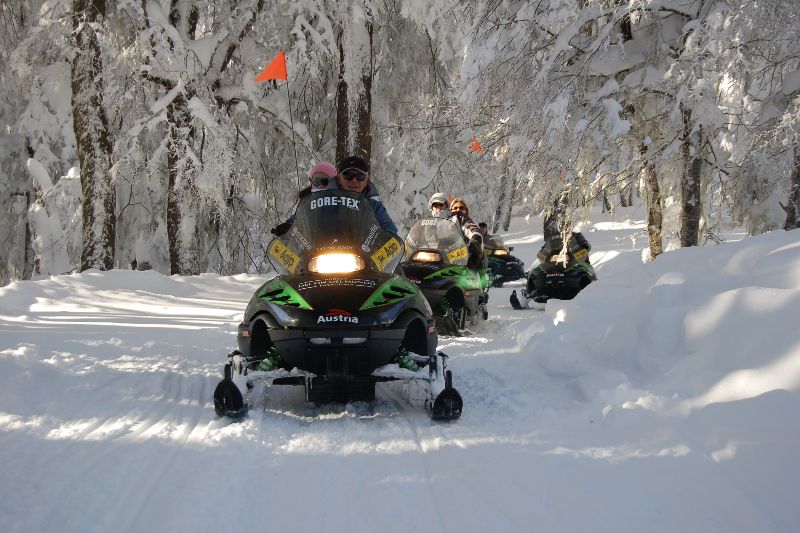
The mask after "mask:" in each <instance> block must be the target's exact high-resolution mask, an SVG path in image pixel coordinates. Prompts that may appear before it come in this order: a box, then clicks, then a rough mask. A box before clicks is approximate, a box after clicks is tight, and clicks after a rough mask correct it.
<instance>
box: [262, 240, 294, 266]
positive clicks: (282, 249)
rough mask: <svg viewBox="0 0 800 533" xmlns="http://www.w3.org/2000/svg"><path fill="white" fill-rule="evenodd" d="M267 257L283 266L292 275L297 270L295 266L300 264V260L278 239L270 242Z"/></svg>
mask: <svg viewBox="0 0 800 533" xmlns="http://www.w3.org/2000/svg"><path fill="white" fill-rule="evenodd" d="M269 255H270V257H274V258H275V260H276V261H277V262H279V263H280V264H281V265H283V266H284V268H286V270H288V271H289V273H290V274H294V272H295V270H297V265H299V264H300V258H299V257H297V255H296V254H295V253H294V252H292V251H291V250H290V249H289V248H288V247H287V246H286V245H285V244H283V243H282V242H281V241H280V239H275V240H274V241H272V244H271V245H270V247H269Z"/></svg>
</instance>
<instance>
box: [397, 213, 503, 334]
mask: <svg viewBox="0 0 800 533" xmlns="http://www.w3.org/2000/svg"><path fill="white" fill-rule="evenodd" d="M468 263H469V250H468V247H467V243H466V242H465V240H464V235H463V234H462V233H461V229H460V228H459V227H458V225H457V224H456V223H455V222H453V221H451V220H449V219H446V218H437V217H425V218H422V219H420V220H418V221H417V222H416V223H415V224H414V225H413V226H412V227H411V229H410V230H409V231H408V236H407V237H406V255H405V259H404V261H403V263H401V265H400V266H401V267H402V269H403V273H404V274H405V276H406V277H407V278H408V279H410V280H411V281H413V282H414V283H415V284H417V286H418V287H419V288H420V289H421V290H422V292H423V294H425V297H426V298H427V299H428V302H429V303H430V305H431V307H432V308H433V314H434V317H435V318H436V328H437V330H438V331H439V333H440V334H441V335H460V334H461V332H462V331H463V330H464V329H465V328H467V327H468V326H469V325H476V324H477V323H478V321H479V320H486V319H487V318H488V313H487V310H486V304H487V301H488V299H489V296H488V285H489V281H488V278H487V276H486V272H485V270H483V269H482V268H471V267H470V265H469V264H468Z"/></svg>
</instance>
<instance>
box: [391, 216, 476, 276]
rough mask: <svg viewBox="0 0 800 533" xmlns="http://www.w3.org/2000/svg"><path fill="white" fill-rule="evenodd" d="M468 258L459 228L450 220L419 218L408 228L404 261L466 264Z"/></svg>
mask: <svg viewBox="0 0 800 533" xmlns="http://www.w3.org/2000/svg"><path fill="white" fill-rule="evenodd" d="M468 259H469V252H468V250H467V244H466V242H465V241H464V236H463V235H462V233H461V228H459V227H458V225H457V224H456V223H455V222H453V221H451V220H448V219H444V218H435V217H426V218H421V219H419V220H417V221H416V222H415V223H414V225H413V226H411V229H410V230H408V236H407V237H406V259H405V260H406V261H409V260H410V261H426V262H427V261H431V262H441V263H451V264H455V265H466V264H467V260H468Z"/></svg>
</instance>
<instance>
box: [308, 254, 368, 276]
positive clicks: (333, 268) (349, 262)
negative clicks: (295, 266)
mask: <svg viewBox="0 0 800 533" xmlns="http://www.w3.org/2000/svg"><path fill="white" fill-rule="evenodd" d="M365 266H366V264H365V263H364V260H363V259H362V258H361V257H360V256H358V255H356V254H348V253H331V254H321V255H318V256H316V257H314V258H312V259H311V261H309V262H308V270H309V271H310V272H314V273H316V274H347V273H348V272H358V271H359V270H362V269H363V268H364V267H365Z"/></svg>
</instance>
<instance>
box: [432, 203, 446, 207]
mask: <svg viewBox="0 0 800 533" xmlns="http://www.w3.org/2000/svg"><path fill="white" fill-rule="evenodd" d="M431 207H432V208H436V209H446V208H447V204H446V203H444V202H433V203H432V204H431Z"/></svg>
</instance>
